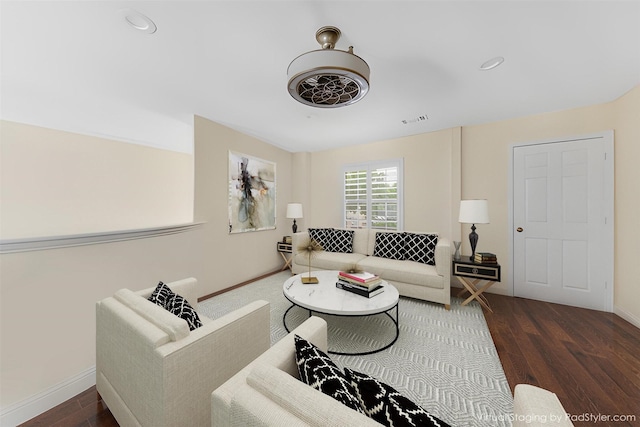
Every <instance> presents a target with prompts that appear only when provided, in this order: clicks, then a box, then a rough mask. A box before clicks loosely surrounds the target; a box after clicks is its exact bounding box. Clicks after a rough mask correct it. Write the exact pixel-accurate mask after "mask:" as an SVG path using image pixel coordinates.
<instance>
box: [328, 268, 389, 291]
mask: <svg viewBox="0 0 640 427" xmlns="http://www.w3.org/2000/svg"><path fill="white" fill-rule="evenodd" d="M338 276H339V278H340V279H343V280H347V281H349V282H352V283H357V284H361V285H365V286H367V287H371V286H373V285H378V284H379V283H380V282H381V281H382V279H380V276H378V275H376V274H373V273H367V272H362V273H347V272H346V271H341V272H340V273H338Z"/></svg>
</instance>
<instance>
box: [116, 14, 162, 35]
mask: <svg viewBox="0 0 640 427" xmlns="http://www.w3.org/2000/svg"><path fill="white" fill-rule="evenodd" d="M120 15H121V16H122V17H123V18H124V20H125V22H126V23H127V24H128V25H129V26H130V27H131V28H133V29H135V30H137V31H141V32H143V33H146V34H153V33H155V32H156V30H157V29H158V27H156V24H155V23H154V22H153V21H152V20H151V18H149V17H148V16H146V15H144V14H142V13H140V12H138V11H137V10H133V9H123V10H121V11H120Z"/></svg>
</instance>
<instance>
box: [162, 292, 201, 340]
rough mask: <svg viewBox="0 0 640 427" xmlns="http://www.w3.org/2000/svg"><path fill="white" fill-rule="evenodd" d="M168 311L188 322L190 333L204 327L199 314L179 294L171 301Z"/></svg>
mask: <svg viewBox="0 0 640 427" xmlns="http://www.w3.org/2000/svg"><path fill="white" fill-rule="evenodd" d="M166 309H167V310H169V312H170V313H173V314H175V315H176V316H178V317H180V318H181V319H184V320H186V321H187V324H188V325H189V330H190V331H193V330H194V329H197V328H199V327H200V326H202V321H201V320H200V316H198V313H196V311H195V310H194V309H193V307H191V305H190V304H189V303H188V302H187V300H186V299H184V298H183V297H181V296H180V295H178V294H174V295H173V297H172V298H171V299H170V300H169V302H168V304H167V307H166Z"/></svg>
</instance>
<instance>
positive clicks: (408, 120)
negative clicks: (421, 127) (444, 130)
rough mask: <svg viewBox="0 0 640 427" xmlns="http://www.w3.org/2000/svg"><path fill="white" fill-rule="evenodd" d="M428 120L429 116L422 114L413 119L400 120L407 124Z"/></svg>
mask: <svg viewBox="0 0 640 427" xmlns="http://www.w3.org/2000/svg"><path fill="white" fill-rule="evenodd" d="M426 120H429V116H427V115H426V114H423V115H421V116H418V117H416V118H415V119H405V120H403V121H402V123H403V124H405V125H408V124H409V123H418V122H422V121H426Z"/></svg>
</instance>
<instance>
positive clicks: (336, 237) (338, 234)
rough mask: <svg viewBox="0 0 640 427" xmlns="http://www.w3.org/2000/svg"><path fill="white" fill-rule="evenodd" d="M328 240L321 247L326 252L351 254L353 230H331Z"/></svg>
mask: <svg viewBox="0 0 640 427" xmlns="http://www.w3.org/2000/svg"><path fill="white" fill-rule="evenodd" d="M329 236H330V237H329V238H328V239H327V241H326V242H325V243H326V245H325V246H323V248H324V250H325V251H327V252H343V253H352V252H353V230H343V229H335V228H334V229H332V230H331V233H329Z"/></svg>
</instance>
